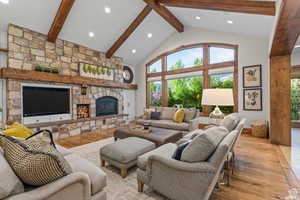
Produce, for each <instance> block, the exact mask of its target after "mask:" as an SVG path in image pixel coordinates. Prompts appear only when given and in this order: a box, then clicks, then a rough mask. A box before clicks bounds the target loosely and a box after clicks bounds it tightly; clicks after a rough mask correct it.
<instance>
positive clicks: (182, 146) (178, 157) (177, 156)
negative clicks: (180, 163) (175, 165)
mask: <svg viewBox="0 0 300 200" xmlns="http://www.w3.org/2000/svg"><path fill="white" fill-rule="evenodd" d="M190 142H191V141H188V142H186V143H183V144H180V145H178V147H177V149H176V150H175V152H174V154H173V156H172V158H173V159H175V160H181V155H182V152H183V151H184V149H185V148H186V147H187V146H188V145H189V144H190Z"/></svg>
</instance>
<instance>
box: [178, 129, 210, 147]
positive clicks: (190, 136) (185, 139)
mask: <svg viewBox="0 0 300 200" xmlns="http://www.w3.org/2000/svg"><path fill="white" fill-rule="evenodd" d="M203 132H204V131H203V130H202V129H196V130H193V131H191V132H189V133H188V134H186V135H185V136H183V138H181V139H180V140H178V141H177V142H176V144H177V145H180V144H183V143H186V142H189V141H191V140H192V139H194V138H195V137H196V136H197V135H199V134H202V133H203Z"/></svg>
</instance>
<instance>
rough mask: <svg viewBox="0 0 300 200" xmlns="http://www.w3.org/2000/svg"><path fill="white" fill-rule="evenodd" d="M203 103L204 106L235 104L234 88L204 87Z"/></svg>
mask: <svg viewBox="0 0 300 200" xmlns="http://www.w3.org/2000/svg"><path fill="white" fill-rule="evenodd" d="M201 104H202V105H204V106H233V105H234V101H233V92H232V89H204V90H203V95H202V102H201Z"/></svg>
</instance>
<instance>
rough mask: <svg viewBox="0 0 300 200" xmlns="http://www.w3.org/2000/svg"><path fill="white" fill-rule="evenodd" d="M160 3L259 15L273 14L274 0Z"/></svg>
mask: <svg viewBox="0 0 300 200" xmlns="http://www.w3.org/2000/svg"><path fill="white" fill-rule="evenodd" d="M158 2H159V4H160V5H163V6H170V7H180V8H198V9H207V10H220V11H228V12H238V13H250V14H260V15H271V16H274V15H275V11H276V8H275V2H274V1H257V0H256V1H255V0H158Z"/></svg>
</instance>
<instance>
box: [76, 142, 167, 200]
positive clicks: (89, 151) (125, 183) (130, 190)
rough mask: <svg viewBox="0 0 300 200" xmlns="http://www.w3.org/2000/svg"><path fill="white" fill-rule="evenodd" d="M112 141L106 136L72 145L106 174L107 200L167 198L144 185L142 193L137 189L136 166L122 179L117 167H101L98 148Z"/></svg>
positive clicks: (163, 199) (80, 154)
mask: <svg viewBox="0 0 300 200" xmlns="http://www.w3.org/2000/svg"><path fill="white" fill-rule="evenodd" d="M112 142H114V140H113V138H108V139H105V140H101V141H98V142H94V143H90V144H86V145H82V146H79V147H74V148H72V149H70V150H71V151H72V152H74V153H76V154H77V155H79V156H81V157H82V158H85V159H87V160H89V161H90V162H92V163H94V164H95V165H96V166H97V167H100V168H101V169H102V170H103V171H104V172H105V173H106V175H107V187H106V188H105V191H106V192H107V199H108V200H167V198H165V197H162V196H161V195H159V194H157V193H155V192H154V191H152V190H151V189H150V188H148V187H147V186H145V191H144V193H139V192H138V191H137V180H136V168H132V169H131V170H130V171H129V174H128V176H127V177H126V178H125V179H123V178H121V176H120V175H119V171H118V169H116V168H114V167H111V166H107V167H103V168H102V167H101V164H100V155H99V149H100V148H101V147H103V146H104V145H106V144H109V143H112Z"/></svg>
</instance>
